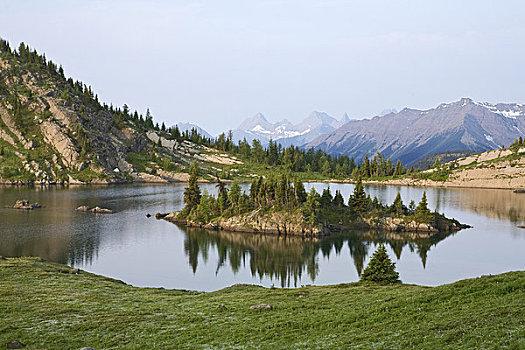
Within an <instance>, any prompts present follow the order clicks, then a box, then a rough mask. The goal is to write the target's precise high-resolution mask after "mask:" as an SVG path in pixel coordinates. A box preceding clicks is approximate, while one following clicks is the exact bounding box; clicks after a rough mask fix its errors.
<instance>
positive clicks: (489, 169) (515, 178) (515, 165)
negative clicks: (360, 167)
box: [369, 145, 525, 189]
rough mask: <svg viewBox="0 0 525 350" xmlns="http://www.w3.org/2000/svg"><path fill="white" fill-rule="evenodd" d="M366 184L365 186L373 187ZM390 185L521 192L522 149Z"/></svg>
mask: <svg viewBox="0 0 525 350" xmlns="http://www.w3.org/2000/svg"><path fill="white" fill-rule="evenodd" d="M374 182H375V181H370V182H369V183H374ZM382 183H386V184H391V185H408V186H437V187H470V188H476V187H479V188H505V189H525V146H523V145H521V147H516V148H514V149H509V148H507V149H499V150H493V151H488V152H484V153H481V154H474V155H470V156H468V157H463V158H459V159H457V160H455V161H452V162H449V163H446V164H443V165H441V166H440V167H437V168H433V169H429V170H426V171H424V172H422V173H420V174H418V175H416V177H410V176H409V177H406V178H402V179H397V180H390V181H383V182H382Z"/></svg>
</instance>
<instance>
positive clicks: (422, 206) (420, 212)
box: [415, 192, 433, 223]
mask: <svg viewBox="0 0 525 350" xmlns="http://www.w3.org/2000/svg"><path fill="white" fill-rule="evenodd" d="M415 214H416V219H417V221H419V222H425V223H429V222H431V221H432V219H433V216H432V212H431V211H430V209H428V202H427V193H426V192H423V197H422V198H421V202H419V204H418V205H417V207H416V210H415Z"/></svg>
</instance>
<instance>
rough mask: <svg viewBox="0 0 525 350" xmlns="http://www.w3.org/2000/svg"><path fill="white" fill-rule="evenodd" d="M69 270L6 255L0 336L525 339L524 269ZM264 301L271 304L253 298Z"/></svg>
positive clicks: (39, 344)
mask: <svg viewBox="0 0 525 350" xmlns="http://www.w3.org/2000/svg"><path fill="white" fill-rule="evenodd" d="M67 271H68V268H66V267H65V266H63V265H58V264H52V263H46V262H42V261H41V260H39V259H36V258H23V259H7V260H5V259H4V260H0V320H2V322H0V344H5V343H7V342H9V341H11V340H13V339H17V340H19V341H21V342H22V343H25V344H27V345H28V348H29V349H78V348H81V347H83V346H92V347H94V348H97V349H102V348H104V349H114V348H125V349H162V348H164V349H180V348H187V349H203V348H206V349H207V348H221V349H222V348H249V349H252V348H261V349H311V348H328V349H340V348H349V347H359V348H367V349H368V348H379V349H405V348H426V349H441V348H494V349H500V348H510V349H519V348H524V347H525V272H512V273H506V274H502V275H497V276H485V277H481V278H477V279H471V280H463V281H459V282H456V283H453V284H450V285H443V286H439V287H434V288H430V287H421V286H414V285H403V284H398V285H374V284H359V283H352V284H342V285H335V286H324V287H313V286H309V287H303V288H300V289H267V288H262V287H257V286H247V285H236V286H232V287H230V288H225V289H223V290H220V291H217V292H213V293H197V292H189V291H180V290H163V289H153V288H137V287H132V286H128V285H125V284H123V283H121V282H118V281H115V280H111V279H108V278H105V277H101V276H97V275H93V274H89V273H84V272H82V273H81V274H79V275H70V274H68V273H67ZM260 303H267V304H270V305H272V306H273V307H274V309H273V310H250V309H249V307H250V306H251V305H256V304H260ZM3 346H5V345H3Z"/></svg>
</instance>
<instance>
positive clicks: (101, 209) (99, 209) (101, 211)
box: [91, 207, 113, 214]
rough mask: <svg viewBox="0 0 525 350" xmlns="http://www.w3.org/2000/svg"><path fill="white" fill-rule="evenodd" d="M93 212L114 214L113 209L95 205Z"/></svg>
mask: <svg viewBox="0 0 525 350" xmlns="http://www.w3.org/2000/svg"><path fill="white" fill-rule="evenodd" d="M91 212H92V213H95V214H113V211H112V210H111V209H107V208H101V207H95V208H93V209H91Z"/></svg>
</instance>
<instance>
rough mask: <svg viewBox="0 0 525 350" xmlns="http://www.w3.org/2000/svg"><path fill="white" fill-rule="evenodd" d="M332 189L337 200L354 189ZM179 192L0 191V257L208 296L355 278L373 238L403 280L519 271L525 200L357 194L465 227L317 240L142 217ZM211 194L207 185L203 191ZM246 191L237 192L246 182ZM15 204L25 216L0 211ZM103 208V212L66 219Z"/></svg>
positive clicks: (447, 192)
mask: <svg viewBox="0 0 525 350" xmlns="http://www.w3.org/2000/svg"><path fill="white" fill-rule="evenodd" d="M311 186H315V188H316V189H317V190H318V191H321V190H322V189H323V188H325V187H327V186H330V188H331V190H332V193H334V192H335V190H340V191H341V193H342V194H343V196H344V198H345V200H347V199H348V196H349V195H350V193H351V192H352V190H353V187H354V186H353V185H352V184H330V185H329V184H325V183H314V184H311V183H307V184H305V187H306V189H307V190H309V188H310V187H311ZM184 187H185V185H132V186H131V185H130V186H127V185H126V186H109V187H89V186H86V187H69V188H61V187H42V188H40V187H35V188H28V187H0V255H3V256H40V257H42V258H44V259H46V260H50V261H55V262H59V263H66V264H69V265H72V266H75V267H79V268H81V269H83V270H87V271H90V272H94V273H97V274H101V275H104V276H109V277H113V278H116V279H119V280H123V281H124V282H126V283H129V284H132V285H135V286H150V287H165V288H177V289H192V290H205V291H211V290H217V289H220V288H223V287H226V286H230V285H232V284H236V283H251V284H260V285H264V286H272V285H275V286H283V287H295V286H301V285H307V284H315V285H325V284H336V283H344V282H352V281H357V280H358V279H359V277H358V273H359V271H361V270H362V269H363V268H364V266H366V264H367V263H368V260H369V258H370V255H371V254H372V253H373V251H374V250H375V247H376V246H377V244H378V243H379V242H385V243H386V245H387V248H388V251H389V254H390V256H391V258H392V259H393V261H394V262H396V265H397V270H398V271H399V273H400V278H401V280H402V281H403V282H405V283H416V284H422V285H438V284H443V283H449V282H453V281H456V280H459V279H464V278H469V277H477V276H480V275H487V274H496V273H501V272H505V271H511V270H524V269H525V255H524V254H523V252H524V251H525V229H522V228H518V227H517V226H518V225H522V224H524V223H525V194H519V193H512V191H508V190H494V189H444V188H427V189H423V188H416V187H397V186H365V189H366V191H367V192H368V193H370V194H371V195H372V196H377V197H378V199H379V200H381V201H382V202H383V203H388V204H390V203H391V202H392V201H393V200H394V197H395V196H396V194H397V192H398V191H399V192H400V193H401V196H402V198H403V201H404V202H405V204H408V202H409V201H410V200H414V201H415V202H416V203H417V202H418V201H419V200H420V199H421V196H422V194H423V191H426V192H427V196H428V201H429V207H430V208H431V209H432V210H433V209H437V210H438V211H439V212H443V213H445V214H446V215H447V216H448V217H454V218H456V219H458V220H459V221H460V222H462V223H466V224H469V225H472V226H473V228H471V229H467V230H461V231H459V232H457V233H454V234H452V235H438V236H434V237H431V238H429V239H423V238H406V237H405V238H403V237H399V236H397V235H395V234H387V233H374V232H366V231H352V232H344V233H340V234H337V235H333V236H330V237H328V238H326V239H322V240H308V239H302V238H298V237H279V236H271V235H253V234H244V233H231V232H224V231H221V232H213V231H206V230H196V229H187V228H183V227H179V226H176V225H174V224H171V223H169V222H166V221H163V220H156V219H155V218H154V217H151V218H146V214H147V213H150V214H153V215H154V214H155V213H156V212H168V211H173V210H180V209H181V207H182V205H183V203H182V193H183V191H184ZM201 187H202V188H203V189H204V188H207V189H208V191H210V192H212V193H215V191H216V189H215V186H214V185H212V184H210V185H202V186H201ZM245 189H246V190H247V187H246V186H245ZM17 199H27V200H29V201H31V202H38V203H40V204H41V205H42V206H43V208H41V209H35V210H31V211H22V210H13V209H7V208H4V206H6V205H12V204H13V203H14V202H15V201H16V200H17ZM80 205H89V206H95V205H99V206H102V207H107V208H110V209H112V210H114V211H115V214H111V215H95V214H91V213H80V212H75V211H74V209H75V208H76V207H78V206H80Z"/></svg>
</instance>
